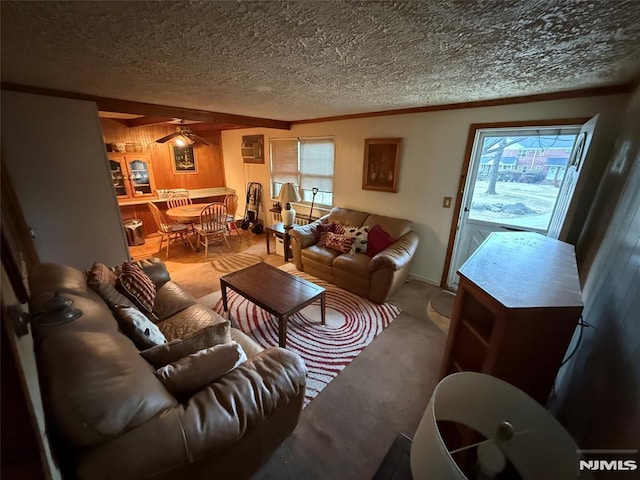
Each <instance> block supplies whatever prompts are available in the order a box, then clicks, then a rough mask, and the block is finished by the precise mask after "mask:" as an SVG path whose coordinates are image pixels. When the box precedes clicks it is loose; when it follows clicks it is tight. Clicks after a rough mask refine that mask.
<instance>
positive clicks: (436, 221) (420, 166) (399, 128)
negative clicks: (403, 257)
mask: <svg viewBox="0 0 640 480" xmlns="http://www.w3.org/2000/svg"><path fill="white" fill-rule="evenodd" d="M627 101H628V96H627V95H615V96H604V97H590V98H580V99H571V100H557V101H547V102H536V103H526V104H522V105H507V106H497V107H485V108H473V109H460V110H447V111H440V112H428V113H415V114H407V115H393V116H381V117H370V118H362V119H353V120H340V121H333V122H322V123H312V124H303V125H294V126H293V128H292V129H291V130H290V131H286V130H274V129H259V128H254V129H247V130H227V131H224V132H222V149H223V155H224V162H225V172H226V182H227V186H228V187H231V188H235V189H236V190H237V191H238V192H243V191H245V190H246V184H247V182H250V181H254V182H260V183H262V185H263V188H264V191H265V197H268V192H269V185H270V183H269V158H268V155H269V148H268V143H269V138H275V137H306V136H327V135H330V136H333V137H334V138H335V145H336V158H335V182H334V205H336V206H342V207H349V208H355V209H358V210H364V211H373V212H376V213H380V214H383V215H393V216H398V217H404V218H407V219H410V220H412V221H413V222H414V223H415V229H416V231H417V232H418V234H419V236H420V245H419V247H418V251H417V253H416V256H415V259H414V262H413V265H412V268H411V273H412V275H414V276H416V277H418V278H421V279H423V280H426V281H428V282H431V283H435V284H439V282H440V278H441V275H442V270H443V266H444V261H445V256H446V249H447V243H448V241H449V231H450V228H451V222H452V219H453V208H450V209H444V208H442V200H443V197H445V196H450V197H453V198H454V199H455V197H456V193H457V188H458V181H459V178H460V174H461V168H462V163H463V161H464V151H465V147H466V143H467V136H468V133H469V127H470V125H471V124H472V123H488V122H507V121H509V122H516V121H525V120H549V119H558V118H575V117H591V116H593V115H595V114H597V113H600V120H599V133H597V134H599V135H600V142H599V145H600V147H601V148H603V149H605V150H606V149H608V148H609V147H610V143H611V139H612V138H613V137H614V135H615V129H616V128H617V125H618V119H619V115H618V113H619V112H620V111H622V109H623V108H624V105H625V104H626V102H627ZM253 134H264V135H265V154H266V157H267V158H266V161H265V164H264V165H254V164H246V165H245V164H243V162H242V156H241V151H240V146H241V141H242V136H243V135H253ZM376 137H402V139H403V140H402V154H401V160H400V177H399V183H398V193H387V192H375V191H371V190H362V163H363V157H364V139H365V138H376ZM594 142H595V138H594ZM593 147H594V149H596V150H597V148H598V146H597V145H594V146H593ZM593 157H594V158H595V160H596V161H597V159H598V155H597V154H594V155H593ZM585 168H586V166H585ZM240 197H241V206H240V208H244V200H243V199H242V194H240ZM270 206H271V204H270V202H269V200H268V199H267V203H266V207H267V210H268V208H270ZM240 208H239V211H240Z"/></svg>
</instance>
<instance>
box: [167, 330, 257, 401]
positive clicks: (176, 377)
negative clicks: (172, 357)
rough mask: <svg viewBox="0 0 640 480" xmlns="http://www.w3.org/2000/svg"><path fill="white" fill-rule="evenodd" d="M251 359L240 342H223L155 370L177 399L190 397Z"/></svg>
mask: <svg viewBox="0 0 640 480" xmlns="http://www.w3.org/2000/svg"><path fill="white" fill-rule="evenodd" d="M246 361H247V355H246V354H245V353H244V350H243V349H242V347H241V346H240V344H239V343H238V342H230V343H223V344H220V345H216V346H214V347H211V348H207V349H206V350H200V351H199V352H196V353H193V354H191V355H187V356H186V357H184V358H181V359H180V360H178V361H177V362H174V363H171V364H169V365H165V366H164V367H162V368H160V369H158V370H156V371H155V374H156V377H158V379H160V381H161V382H162V384H163V385H164V386H165V387H166V388H167V390H169V391H170V392H171V393H172V394H173V395H174V396H176V397H177V398H181V399H184V398H187V397H189V396H190V395H191V394H193V393H195V392H197V391H198V390H200V389H201V388H203V387H205V386H207V385H209V384H210V383H212V382H213V381H215V380H216V379H218V378H220V377H222V376H223V375H226V374H227V373H229V372H230V371H232V370H234V369H235V368H237V367H238V366H239V365H240V364H242V363H244V362H246Z"/></svg>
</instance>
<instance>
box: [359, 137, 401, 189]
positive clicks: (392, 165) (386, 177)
mask: <svg viewBox="0 0 640 480" xmlns="http://www.w3.org/2000/svg"><path fill="white" fill-rule="evenodd" d="M401 142H402V139H401V138H365V140H364V166H363V169H362V189H363V190H378V191H380V192H393V193H396V192H397V191H398V169H399V166H400V143H401Z"/></svg>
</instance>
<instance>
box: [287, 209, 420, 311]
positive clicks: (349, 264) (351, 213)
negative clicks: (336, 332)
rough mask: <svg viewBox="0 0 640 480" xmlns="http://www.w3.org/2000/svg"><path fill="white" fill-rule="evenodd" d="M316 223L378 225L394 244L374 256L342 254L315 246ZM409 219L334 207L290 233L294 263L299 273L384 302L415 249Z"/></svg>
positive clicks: (404, 275)
mask: <svg viewBox="0 0 640 480" xmlns="http://www.w3.org/2000/svg"><path fill="white" fill-rule="evenodd" d="M319 223H323V224H328V223H339V224H341V225H350V226H354V227H362V226H365V225H367V226H369V227H370V228H371V227H373V226H375V225H380V226H381V227H382V229H383V230H384V231H385V232H387V233H388V234H389V235H390V236H391V237H393V238H394V239H396V241H395V243H394V244H392V245H391V246H389V247H388V248H386V249H385V250H383V251H381V252H380V253H378V254H377V255H375V256H373V257H369V256H367V255H365V254H363V253H348V254H342V253H340V252H337V251H336V250H333V249H330V248H327V247H322V246H318V245H317V242H318V236H317V235H316V228H317V225H318V224H319ZM411 227H412V224H411V222H410V221H409V220H404V219H401V218H392V217H385V216H382V215H376V214H372V213H367V212H360V211H358V210H351V209H348V208H339V207H336V208H334V209H332V210H331V212H329V214H327V215H325V216H324V217H322V218H320V219H318V220H316V221H315V222H313V223H310V224H309V225H305V226H296V227H295V228H293V229H292V230H291V231H290V232H289V235H290V238H291V249H292V251H293V261H294V262H295V264H296V268H297V269H298V270H301V271H304V272H307V273H310V274H311V275H315V276H316V277H318V278H322V279H323V280H326V281H328V282H331V283H333V284H335V285H337V286H339V287H341V288H344V289H345V290H348V291H350V292H353V293H355V294H357V295H360V296H361V297H365V298H368V299H369V300H371V301H373V302H376V303H384V302H385V300H386V299H387V298H389V297H390V296H391V295H393V294H394V293H395V292H396V291H397V290H398V289H399V288H400V287H401V286H402V285H403V284H404V282H405V281H406V279H407V276H408V275H409V266H410V262H411V259H412V258H413V255H414V253H415V251H416V248H417V247H418V235H417V234H416V233H415V232H414V231H413V230H411Z"/></svg>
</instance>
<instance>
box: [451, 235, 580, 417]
mask: <svg viewBox="0 0 640 480" xmlns="http://www.w3.org/2000/svg"><path fill="white" fill-rule="evenodd" d="M458 275H460V285H459V288H458V293H457V296H456V301H455V305H454V309H453V316H452V319H451V327H450V329H449V335H448V337H447V344H446V347H445V352H444V358H443V362H442V367H441V371H440V376H441V377H445V376H446V375H449V374H451V373H454V372H458V371H463V370H470V371H476V372H482V373H487V374H489V375H493V376H495V377H498V378H501V379H502V380H505V381H507V382H509V383H511V384H512V385H514V386H516V387H518V388H520V389H521V390H523V391H524V392H526V393H527V394H528V395H530V396H531V397H532V398H534V399H536V400H537V401H538V402H539V403H541V404H542V405H544V404H545V402H546V400H547V397H548V395H549V393H550V391H551V388H552V387H553V383H554V381H555V378H556V375H557V373H558V369H559V368H560V364H561V362H562V359H563V357H564V355H565V353H566V350H567V347H568V345H569V342H570V341H571V337H572V335H573V332H574V330H575V327H576V324H577V323H578V320H579V319H580V315H581V312H582V307H583V304H582V298H581V293H580V283H579V279H578V269H577V267H576V259H575V251H574V248H573V245H569V244H567V243H564V242H560V241H558V240H554V239H552V238H548V237H545V236H543V235H540V234H537V233H531V232H508V233H492V234H491V235H489V237H488V238H487V239H486V240H485V241H484V243H483V244H482V245H480V247H478V249H477V250H476V251H475V253H474V254H473V255H472V256H471V257H470V258H469V259H468V260H467V262H466V263H465V264H464V265H462V267H460V270H458Z"/></svg>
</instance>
